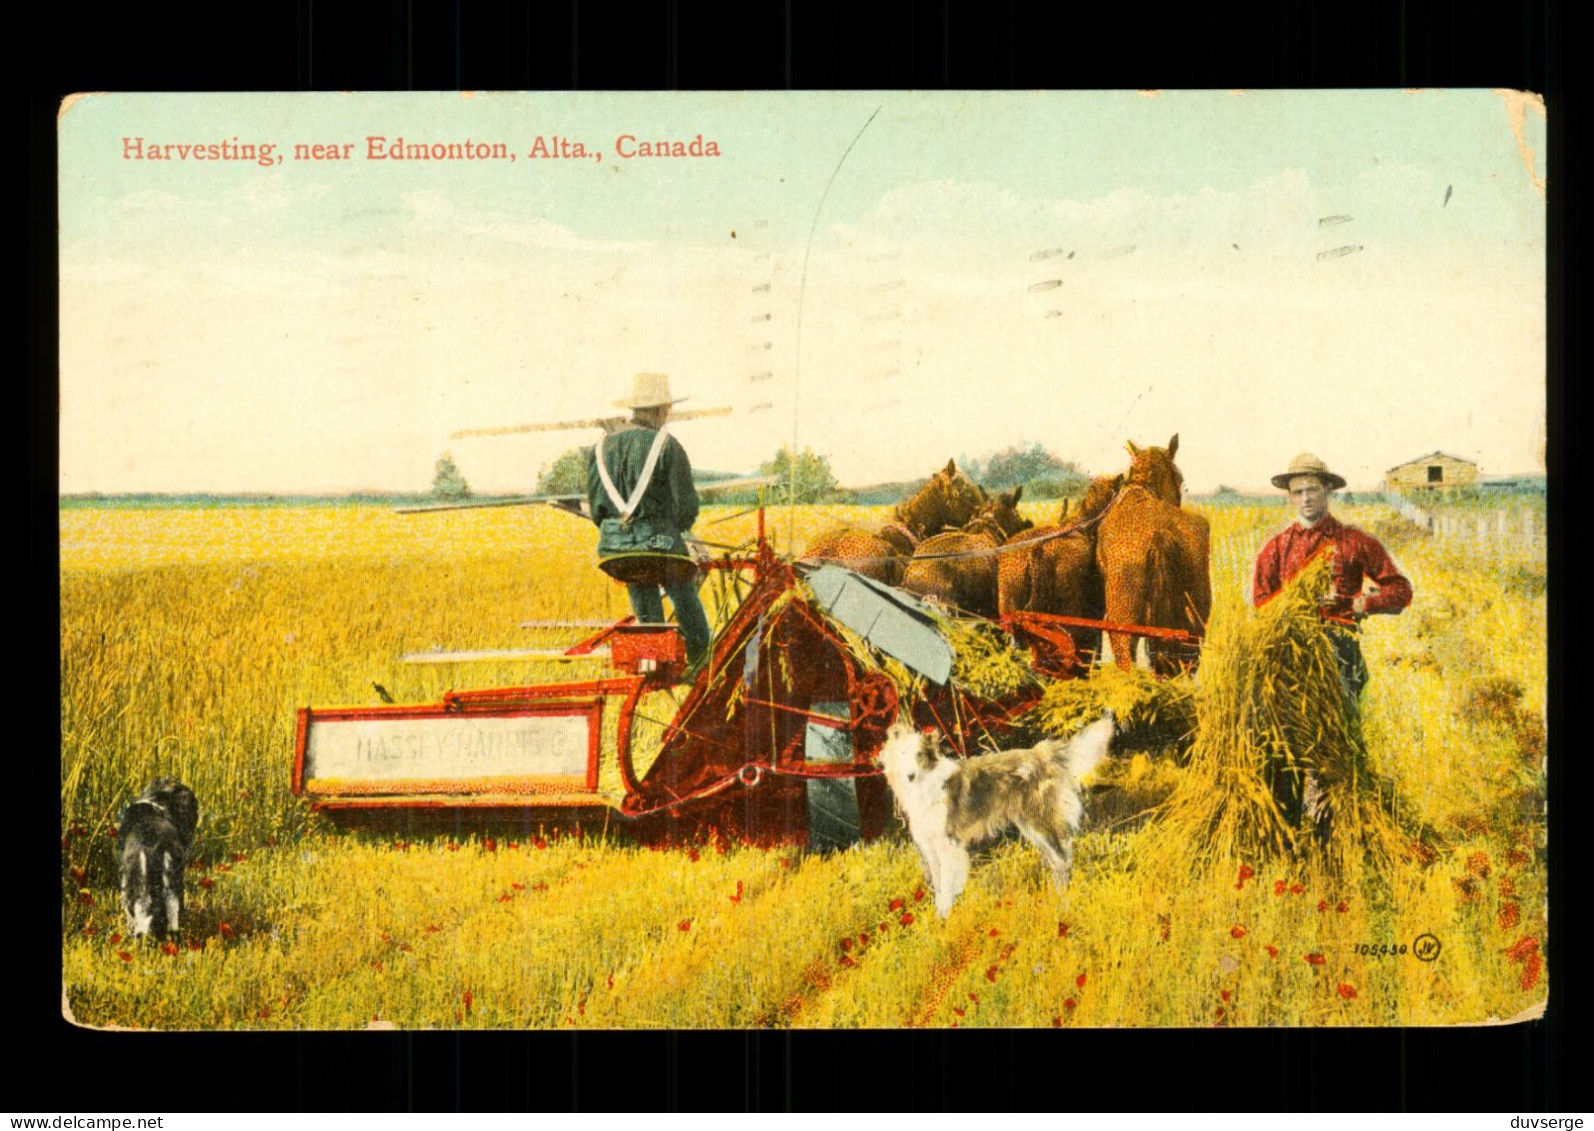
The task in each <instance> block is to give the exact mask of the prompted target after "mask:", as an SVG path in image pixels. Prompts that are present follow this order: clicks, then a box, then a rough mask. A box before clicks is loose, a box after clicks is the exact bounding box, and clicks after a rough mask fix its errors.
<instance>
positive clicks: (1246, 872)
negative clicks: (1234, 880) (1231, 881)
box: [1240, 864, 1256, 884]
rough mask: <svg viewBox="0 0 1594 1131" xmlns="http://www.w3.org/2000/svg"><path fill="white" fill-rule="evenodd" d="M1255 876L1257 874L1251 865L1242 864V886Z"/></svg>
mask: <svg viewBox="0 0 1594 1131" xmlns="http://www.w3.org/2000/svg"><path fill="white" fill-rule="evenodd" d="M1254 875H1256V872H1255V871H1253V870H1252V868H1251V865H1249V864H1241V865H1240V882H1241V883H1242V884H1243V883H1244V882H1245V881H1246V880H1249V879H1250V878H1251V877H1252V876H1254Z"/></svg>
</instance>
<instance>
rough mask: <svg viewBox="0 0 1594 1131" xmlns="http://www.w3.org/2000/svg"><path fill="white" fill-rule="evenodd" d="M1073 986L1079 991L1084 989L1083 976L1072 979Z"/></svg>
mask: <svg viewBox="0 0 1594 1131" xmlns="http://www.w3.org/2000/svg"><path fill="white" fill-rule="evenodd" d="M1074 985H1076V986H1078V987H1079V988H1080V989H1084V988H1085V975H1083V974H1081V975H1080V976H1079V977H1077V978H1075V979H1074Z"/></svg>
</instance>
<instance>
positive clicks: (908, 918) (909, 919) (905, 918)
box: [897, 911, 913, 927]
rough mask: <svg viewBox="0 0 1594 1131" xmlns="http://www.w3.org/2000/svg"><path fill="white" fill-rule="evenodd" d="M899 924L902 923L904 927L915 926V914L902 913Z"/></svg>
mask: <svg viewBox="0 0 1594 1131" xmlns="http://www.w3.org/2000/svg"><path fill="white" fill-rule="evenodd" d="M897 922H899V923H901V924H902V925H903V926H904V927H911V926H913V912H911V911H904V912H903V913H902V918H900V919H898V920H897Z"/></svg>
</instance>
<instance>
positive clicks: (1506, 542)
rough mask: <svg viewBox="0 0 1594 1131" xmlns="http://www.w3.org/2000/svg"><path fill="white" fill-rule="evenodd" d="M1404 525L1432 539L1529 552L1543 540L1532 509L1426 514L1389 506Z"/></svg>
mask: <svg viewBox="0 0 1594 1131" xmlns="http://www.w3.org/2000/svg"><path fill="white" fill-rule="evenodd" d="M1391 505H1392V506H1394V508H1395V510H1396V511H1397V512H1398V513H1399V514H1400V517H1401V518H1404V519H1405V520H1406V521H1407V522H1411V523H1415V524H1416V525H1417V526H1420V527H1422V528H1423V529H1424V530H1426V531H1428V533H1429V534H1431V535H1433V536H1434V537H1435V538H1443V539H1445V540H1446V541H1465V542H1472V543H1486V544H1493V545H1496V546H1500V547H1507V546H1516V547H1520V548H1522V549H1530V548H1532V547H1534V546H1537V545H1539V544H1541V543H1542V542H1543V541H1544V539H1545V538H1546V536H1547V531H1546V529H1545V524H1544V516H1543V515H1542V514H1540V513H1539V512H1538V511H1536V510H1535V509H1533V508H1532V507H1501V508H1499V509H1496V510H1492V511H1463V510H1433V511H1430V510H1426V509H1424V508H1422V507H1419V506H1418V505H1417V504H1415V503H1410V502H1397V503H1392V504H1391Z"/></svg>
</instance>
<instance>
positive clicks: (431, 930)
mask: <svg viewBox="0 0 1594 1131" xmlns="http://www.w3.org/2000/svg"><path fill="white" fill-rule="evenodd" d="M442 929H443V928H442V926H441V925H440V924H437V923H428V924H426V933H427V934H429V935H435V934H437V932H438V931H441V930H442Z"/></svg>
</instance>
